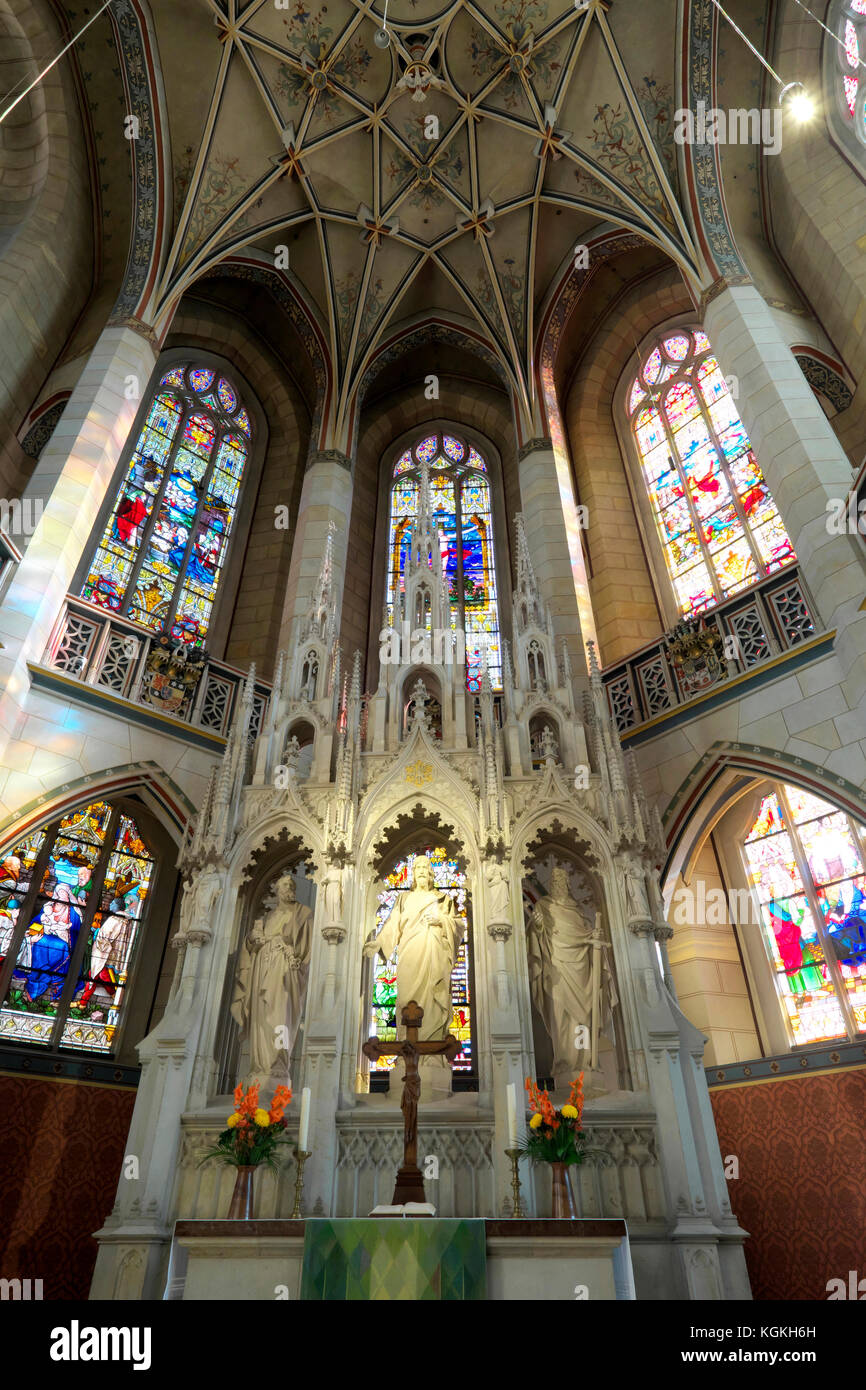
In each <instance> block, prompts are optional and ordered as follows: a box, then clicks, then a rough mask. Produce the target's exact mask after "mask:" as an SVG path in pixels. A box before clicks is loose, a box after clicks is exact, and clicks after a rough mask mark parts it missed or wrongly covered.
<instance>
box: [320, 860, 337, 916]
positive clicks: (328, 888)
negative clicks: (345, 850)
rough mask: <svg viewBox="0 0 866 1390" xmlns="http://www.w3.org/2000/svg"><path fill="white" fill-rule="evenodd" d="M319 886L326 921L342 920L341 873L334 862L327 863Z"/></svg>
mask: <svg viewBox="0 0 866 1390" xmlns="http://www.w3.org/2000/svg"><path fill="white" fill-rule="evenodd" d="M319 887H320V889H321V891H322V894H323V896H324V899H325V918H326V921H327V922H328V923H331V922H341V921H342V920H343V875H342V873H341V872H340V870H339V869H338V868H337V866H336V865H335V864H329V865H328V867H327V869H326V870H325V873H324V875H323V876H322V878H321V880H320V882H319Z"/></svg>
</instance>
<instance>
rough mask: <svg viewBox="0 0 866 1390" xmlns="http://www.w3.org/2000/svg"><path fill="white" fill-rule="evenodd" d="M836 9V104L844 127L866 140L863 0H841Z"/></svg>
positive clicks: (865, 16)
mask: <svg viewBox="0 0 866 1390" xmlns="http://www.w3.org/2000/svg"><path fill="white" fill-rule="evenodd" d="M837 8H838V15H839V18H838V21H837V24H836V40H837V42H836V44H835V45H834V47H835V50H836V62H835V73H836V78H835V80H836V83H837V98H838V100H837V105H838V107H839V110H840V112H841V114H842V119H843V121H844V123H845V126H846V128H847V129H849V130H853V132H854V134H855V135H856V136H857V137H858V138H859V140H860V141H863V142H866V0H842V3H841V4H840V5H838V7H837Z"/></svg>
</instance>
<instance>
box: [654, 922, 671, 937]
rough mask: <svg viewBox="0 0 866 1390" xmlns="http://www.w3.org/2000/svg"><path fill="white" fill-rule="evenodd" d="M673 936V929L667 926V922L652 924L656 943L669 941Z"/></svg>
mask: <svg viewBox="0 0 866 1390" xmlns="http://www.w3.org/2000/svg"><path fill="white" fill-rule="evenodd" d="M673 934H674V929H673V927H671V926H669V925H668V923H667V922H654V923H653V936H654V937H655V939H656V941H670V939H671V937H672V936H673Z"/></svg>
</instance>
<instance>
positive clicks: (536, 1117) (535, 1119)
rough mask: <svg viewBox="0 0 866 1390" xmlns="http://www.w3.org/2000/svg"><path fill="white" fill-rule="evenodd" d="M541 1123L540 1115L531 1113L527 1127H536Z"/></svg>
mask: <svg viewBox="0 0 866 1390" xmlns="http://www.w3.org/2000/svg"><path fill="white" fill-rule="evenodd" d="M541 1123H542V1120H541V1116H540V1115H533V1117H532V1119H531V1120H530V1121H529V1128H530V1129H538V1127H539V1125H540V1124H541Z"/></svg>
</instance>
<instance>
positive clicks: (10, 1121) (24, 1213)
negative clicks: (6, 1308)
mask: <svg viewBox="0 0 866 1390" xmlns="http://www.w3.org/2000/svg"><path fill="white" fill-rule="evenodd" d="M134 1104H135V1091H134V1089H133V1088H132V1087H123V1088H121V1087H116V1088H114V1087H110V1086H88V1085H86V1084H78V1083H76V1082H63V1081H45V1080H43V1079H42V1078H37V1077H30V1076H0V1278H5V1279H41V1280H42V1281H43V1298H45V1299H84V1298H87V1296H88V1293H89V1291H90V1281H91V1279H92V1277H93V1267H94V1264H95V1263H96V1249H97V1247H96V1241H95V1240H93V1238H92V1237H93V1232H94V1231H98V1230H99V1228H100V1226H101V1225H102V1224H103V1222H104V1221H105V1218H106V1216H107V1215H108V1213H109V1212H110V1211H111V1208H112V1206H113V1205H114V1194H115V1191H116V1189H117V1181H118V1178H119V1177H120V1167H121V1162H122V1160H123V1152H124V1147H125V1144H126V1136H127V1133H128V1131H129V1124H130V1120H131V1119H132V1107H133V1105H134Z"/></svg>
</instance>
